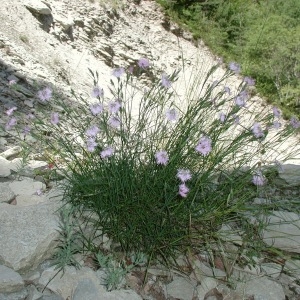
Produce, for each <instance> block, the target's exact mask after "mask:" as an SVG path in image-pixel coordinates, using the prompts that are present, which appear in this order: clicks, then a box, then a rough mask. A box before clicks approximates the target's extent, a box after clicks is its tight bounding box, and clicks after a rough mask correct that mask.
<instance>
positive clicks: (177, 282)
mask: <svg viewBox="0 0 300 300" xmlns="http://www.w3.org/2000/svg"><path fill="white" fill-rule="evenodd" d="M166 289H167V293H168V296H171V297H173V298H176V299H183V300H192V299H193V297H194V294H196V286H194V285H193V283H192V282H191V281H190V280H188V279H186V278H183V277H177V278H175V279H174V280H173V281H172V282H170V283H169V284H167V285H166Z"/></svg>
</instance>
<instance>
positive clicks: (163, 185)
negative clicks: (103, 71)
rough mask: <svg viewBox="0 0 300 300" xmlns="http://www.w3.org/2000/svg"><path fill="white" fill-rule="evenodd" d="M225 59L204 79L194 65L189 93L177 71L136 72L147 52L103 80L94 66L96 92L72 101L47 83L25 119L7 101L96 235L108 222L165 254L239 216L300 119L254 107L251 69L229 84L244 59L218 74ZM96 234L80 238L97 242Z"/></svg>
mask: <svg viewBox="0 0 300 300" xmlns="http://www.w3.org/2000/svg"><path fill="white" fill-rule="evenodd" d="M217 67H218V66H214V67H213V68H212V69H211V70H210V71H209V72H208V74H207V75H206V76H205V78H199V77H197V74H195V78H196V79H195V81H194V83H193V84H191V86H190V91H189V93H187V94H186V95H187V99H181V97H179V96H178V95H177V93H176V90H175V89H174V88H173V86H174V85H175V82H176V78H177V76H178V74H179V72H174V73H173V74H170V75H167V74H166V73H163V74H162V77H161V79H160V80H156V81H155V82H153V83H152V84H151V85H149V86H147V89H143V87H142V86H141V84H139V82H138V77H139V75H140V74H142V73H143V74H146V75H147V72H148V71H149V68H150V62H149V60H148V59H146V58H141V59H140V60H139V61H138V62H137V65H136V66H135V67H130V68H129V69H128V70H125V69H124V68H122V67H120V68H117V69H115V70H114V71H113V73H112V76H113V78H112V80H111V85H110V86H109V87H108V88H107V89H106V88H102V87H100V86H99V84H101V83H100V82H99V76H98V73H97V72H95V73H94V72H92V71H90V73H91V75H92V77H93V87H92V92H91V97H92V99H90V98H88V97H87V98H83V97H77V96H76V95H75V93H74V94H73V96H74V99H76V102H75V103H74V101H73V102H71V101H69V102H68V101H66V100H64V101H63V100H62V99H61V98H60V97H59V95H57V94H56V93H55V91H53V90H52V89H51V88H50V87H46V88H44V89H42V90H41V91H39V92H38V94H37V96H38V97H39V99H40V102H43V103H42V104H43V106H42V105H41V107H40V110H39V111H38V113H37V114H36V115H35V116H32V115H27V116H26V117H25V118H23V119H22V120H21V119H20V120H19V121H17V118H16V117H15V116H13V114H15V113H16V108H15V107H14V108H11V109H9V110H8V111H7V117H8V119H7V124H6V130H8V131H10V130H13V129H14V128H15V127H16V126H17V122H19V127H18V128H19V131H18V132H19V133H20V134H22V135H23V137H24V136H25V141H26V137H27V136H29V135H31V136H32V137H34V138H35V144H34V145H31V147H32V151H34V149H33V148H35V149H36V150H37V149H38V150H39V151H40V152H42V153H43V155H44V156H45V159H47V160H49V163H51V164H52V165H54V166H55V168H56V169H57V170H58V171H59V172H60V173H61V174H63V176H64V178H65V179H66V180H64V181H61V182H60V183H61V187H62V189H63V195H64V197H63V201H64V203H68V204H69V205H70V206H71V207H73V211H74V214H75V215H76V216H81V217H83V216H84V218H83V223H84V224H85V225H92V228H93V230H94V233H95V234H94V235H93V237H96V236H97V233H98V232H99V230H100V231H101V233H102V234H107V235H108V236H109V237H110V238H112V239H113V240H114V241H115V242H117V243H118V244H119V245H120V246H121V247H122V249H123V250H124V251H126V252H130V251H143V252H145V253H146V254H148V256H149V257H150V258H153V257H160V258H162V259H163V260H165V261H168V260H169V257H171V256H172V255H175V254H176V253H177V251H178V250H179V251H183V250H184V249H187V248H194V249H197V248H198V247H200V244H199V241H200V240H201V241H203V242H206V241H207V238H208V236H211V235H212V233H214V232H216V231H217V230H218V229H219V228H220V226H221V225H222V224H223V223H224V222H226V221H227V220H232V219H234V218H237V219H238V218H242V217H243V214H242V213H241V212H243V210H244V208H245V207H246V205H247V203H249V201H250V200H251V199H252V198H253V196H254V195H255V192H256V190H255V189H253V188H251V187H255V186H257V187H259V188H261V186H263V185H265V184H266V183H267V178H266V177H265V176H264V167H263V163H264V162H265V161H273V162H275V159H278V153H277V152H276V150H277V149H278V147H279V146H280V145H281V143H282V141H283V140H285V139H286V138H287V137H288V136H289V135H291V134H292V133H293V130H294V129H295V128H299V121H298V120H297V119H296V118H293V119H292V120H291V122H290V124H288V125H287V126H286V127H285V128H283V126H281V123H279V122H278V120H279V118H280V111H279V110H278V109H277V108H273V111H270V112H269V111H259V112H255V111H252V104H253V103H252V102H251V100H250V97H249V93H248V86H249V85H250V86H251V85H254V80H253V79H251V78H246V79H245V80H244V81H243V82H242V83H241V84H240V85H239V87H238V88H237V90H236V91H231V90H230V89H229V87H227V86H226V81H227V79H228V78H229V77H231V76H232V75H233V74H234V73H239V72H240V67H239V66H238V65H237V64H236V63H231V64H230V66H229V70H227V71H226V72H225V73H224V75H223V76H222V77H221V78H219V79H218V80H215V81H213V82H211V78H212V75H213V74H214V72H215V71H216V70H217ZM106 93H107V95H106ZM74 99H72V100H74ZM182 103H184V105H182ZM44 105H48V106H49V109H47V110H45V109H44ZM20 124H22V126H20ZM279 125H280V126H279ZM285 158H286V157H285ZM280 159H281V160H282V159H283V157H280ZM93 237H89V238H87V237H86V238H85V239H84V240H83V246H84V247H89V249H98V247H99V245H98V244H97V242H96V241H97V240H94V239H93ZM91 245H92V246H91Z"/></svg>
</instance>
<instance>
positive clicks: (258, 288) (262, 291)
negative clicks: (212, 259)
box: [236, 277, 285, 300]
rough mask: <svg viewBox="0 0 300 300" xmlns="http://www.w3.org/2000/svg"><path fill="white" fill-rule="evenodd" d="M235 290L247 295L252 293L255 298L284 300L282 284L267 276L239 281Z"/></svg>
mask: <svg viewBox="0 0 300 300" xmlns="http://www.w3.org/2000/svg"><path fill="white" fill-rule="evenodd" d="M236 290H237V291H238V292H239V293H241V294H242V295H245V296H248V297H249V296H252V295H253V296H254V299H255V300H285V294H284V291H283V288H282V286H281V285H280V284H279V283H277V282H275V281H273V280H270V279H268V278H267V277H258V278H255V279H252V280H249V281H247V282H246V283H243V282H239V283H238V284H237V288H236Z"/></svg>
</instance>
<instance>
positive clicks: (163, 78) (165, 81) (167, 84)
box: [161, 73, 171, 89]
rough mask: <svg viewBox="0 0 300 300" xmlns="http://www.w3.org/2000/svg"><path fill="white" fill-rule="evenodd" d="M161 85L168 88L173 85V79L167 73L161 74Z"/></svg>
mask: <svg viewBox="0 0 300 300" xmlns="http://www.w3.org/2000/svg"><path fill="white" fill-rule="evenodd" d="M161 85H162V86H163V87H165V88H167V89H168V88H170V87H171V81H170V79H169V77H168V76H167V74H165V73H163V74H162V75H161Z"/></svg>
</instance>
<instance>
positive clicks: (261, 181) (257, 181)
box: [252, 171, 266, 186]
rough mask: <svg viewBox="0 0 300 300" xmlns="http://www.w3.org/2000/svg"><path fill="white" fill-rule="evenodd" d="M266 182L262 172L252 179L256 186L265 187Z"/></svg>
mask: <svg viewBox="0 0 300 300" xmlns="http://www.w3.org/2000/svg"><path fill="white" fill-rule="evenodd" d="M265 181H266V179H265V177H264V176H263V174H262V173H261V172H260V171H258V172H256V174H255V175H253V177H252V182H253V184H255V185H259V186H261V185H264V184H265Z"/></svg>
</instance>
